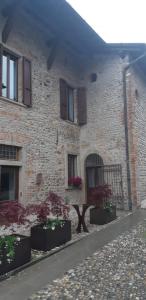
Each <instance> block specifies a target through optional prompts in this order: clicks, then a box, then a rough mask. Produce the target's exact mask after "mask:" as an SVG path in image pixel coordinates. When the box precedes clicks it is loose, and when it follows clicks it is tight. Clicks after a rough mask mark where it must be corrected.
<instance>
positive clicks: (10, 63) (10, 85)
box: [1, 51, 18, 101]
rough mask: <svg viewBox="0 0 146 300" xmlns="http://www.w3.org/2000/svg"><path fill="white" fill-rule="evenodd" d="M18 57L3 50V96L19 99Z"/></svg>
mask: <svg viewBox="0 0 146 300" xmlns="http://www.w3.org/2000/svg"><path fill="white" fill-rule="evenodd" d="M17 64H18V60H17V57H15V56H14V55H12V54H10V53H8V52H6V51H3V53H2V91H1V95H2V96H3V97H6V98H9V99H11V100H14V101H17V89H18V87H17V75H18V74H17Z"/></svg>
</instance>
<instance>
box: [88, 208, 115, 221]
mask: <svg viewBox="0 0 146 300" xmlns="http://www.w3.org/2000/svg"><path fill="white" fill-rule="evenodd" d="M115 219H116V206H115V205H113V206H112V210H111V211H109V210H108V209H102V208H96V207H94V208H91V209H90V224H97V225H103V224H107V223H109V222H111V221H113V220H115Z"/></svg>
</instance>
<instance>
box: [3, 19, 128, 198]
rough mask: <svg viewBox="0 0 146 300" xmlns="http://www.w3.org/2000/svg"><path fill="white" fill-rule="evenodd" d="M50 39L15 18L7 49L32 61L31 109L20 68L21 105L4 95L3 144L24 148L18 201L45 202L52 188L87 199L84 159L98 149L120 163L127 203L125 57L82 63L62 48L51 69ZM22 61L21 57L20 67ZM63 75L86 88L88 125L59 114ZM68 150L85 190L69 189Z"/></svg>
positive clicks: (107, 161)
mask: <svg viewBox="0 0 146 300" xmlns="http://www.w3.org/2000/svg"><path fill="white" fill-rule="evenodd" d="M2 21H3V20H2ZM0 22H1V21H0ZM0 28H1V27H0ZM30 28H31V32H33V35H32V33H31V32H30ZM46 40H47V36H46V34H45V33H42V32H41V31H39V28H37V24H35V23H34V22H33V20H30V19H28V17H27V16H24V14H23V16H21V15H19V16H17V17H16V20H15V25H14V28H13V30H12V32H11V33H10V35H9V39H8V43H7V47H8V48H10V49H13V50H14V52H15V51H16V52H17V53H20V54H21V55H22V56H25V57H27V58H28V59H30V60H31V61H32V108H26V107H24V106H23V105H21V103H22V76H21V73H20V72H19V80H18V81H19V103H20V105H17V104H14V103H11V102H10V101H6V100H2V99H1V100H0V116H1V119H0V143H5V144H10V145H17V146H19V147H21V148H22V164H23V166H22V168H21V171H20V189H19V198H20V201H23V202H24V203H25V204H27V203H30V202H32V201H41V200H43V199H45V197H46V195H47V193H48V191H49V190H52V191H54V192H57V193H59V194H60V195H62V196H64V197H65V196H66V197H68V198H69V200H70V203H84V202H85V201H86V192H85V191H86V180H85V178H86V176H85V175H86V174H85V169H84V165H85V159H86V157H87V155H88V154H90V153H95V152H96V153H97V154H99V155H100V156H101V157H102V158H103V161H104V163H105V164H116V163H118V164H119V163H121V164H122V168H123V186H124V199H125V204H126V203H127V184H126V182H127V180H126V164H125V159H126V158H125V136H124V124H123V90H122V68H123V61H122V59H121V58H119V57H118V56H109V57H107V56H100V57H98V56H97V57H95V58H94V59H92V62H90V64H89V63H88V65H86V67H85V66H82V68H81V66H80V64H79V63H78V61H77V58H76V57H74V56H73V55H71V54H70V53H69V52H67V51H65V50H64V49H61V48H60V51H59V52H58V54H57V57H56V59H55V62H54V64H53V67H52V68H51V70H49V71H48V70H47V58H48V51H49V50H48V48H47V46H46ZM21 63H22V61H21V59H20V61H19V71H21ZM91 73H97V81H96V82H90V75H91ZM59 78H64V79H65V80H66V81H67V82H68V83H69V84H70V85H71V86H73V87H80V86H81V87H82V86H85V87H86V88H87V103H88V104H87V113H88V115H87V125H84V126H82V127H79V126H78V125H76V124H71V123H70V122H66V121H63V120H61V119H60V107H59V105H60V104H59ZM67 153H76V154H77V155H78V158H79V175H81V177H82V178H83V188H82V191H79V190H73V191H72V190H67V189H66V187H67V186H66V185H67V182H66V180H67V165H66V157H67ZM38 173H41V174H42V183H41V185H37V184H36V179H37V174H38Z"/></svg>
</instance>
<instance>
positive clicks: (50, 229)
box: [29, 192, 71, 251]
mask: <svg viewBox="0 0 146 300" xmlns="http://www.w3.org/2000/svg"><path fill="white" fill-rule="evenodd" d="M29 209H30V211H31V213H35V214H37V220H38V222H39V224H38V225H35V226H33V227H32V228H31V246H32V248H33V249H36V250H42V251H48V250H51V249H52V248H55V247H57V246H59V245H62V244H64V243H66V242H68V241H70V240H71V221H70V220H68V213H69V206H67V205H65V204H64V202H63V199H62V198H61V197H60V196H58V195H57V194H55V193H53V192H50V193H49V195H48V197H47V199H46V200H45V201H44V202H43V203H40V204H38V205H33V206H30V207H29ZM50 214H52V216H53V217H50Z"/></svg>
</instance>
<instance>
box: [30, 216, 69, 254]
mask: <svg viewBox="0 0 146 300" xmlns="http://www.w3.org/2000/svg"><path fill="white" fill-rule="evenodd" d="M62 221H63V222H64V225H63V227H60V226H59V225H57V226H56V227H55V229H54V230H52V229H43V226H44V224H39V225H36V226H33V227H32V228H31V247H32V248H33V249H36V250H42V251H48V250H51V249H53V248H55V247H57V246H60V245H62V244H64V243H66V242H68V241H70V240H71V221H69V220H62Z"/></svg>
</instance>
